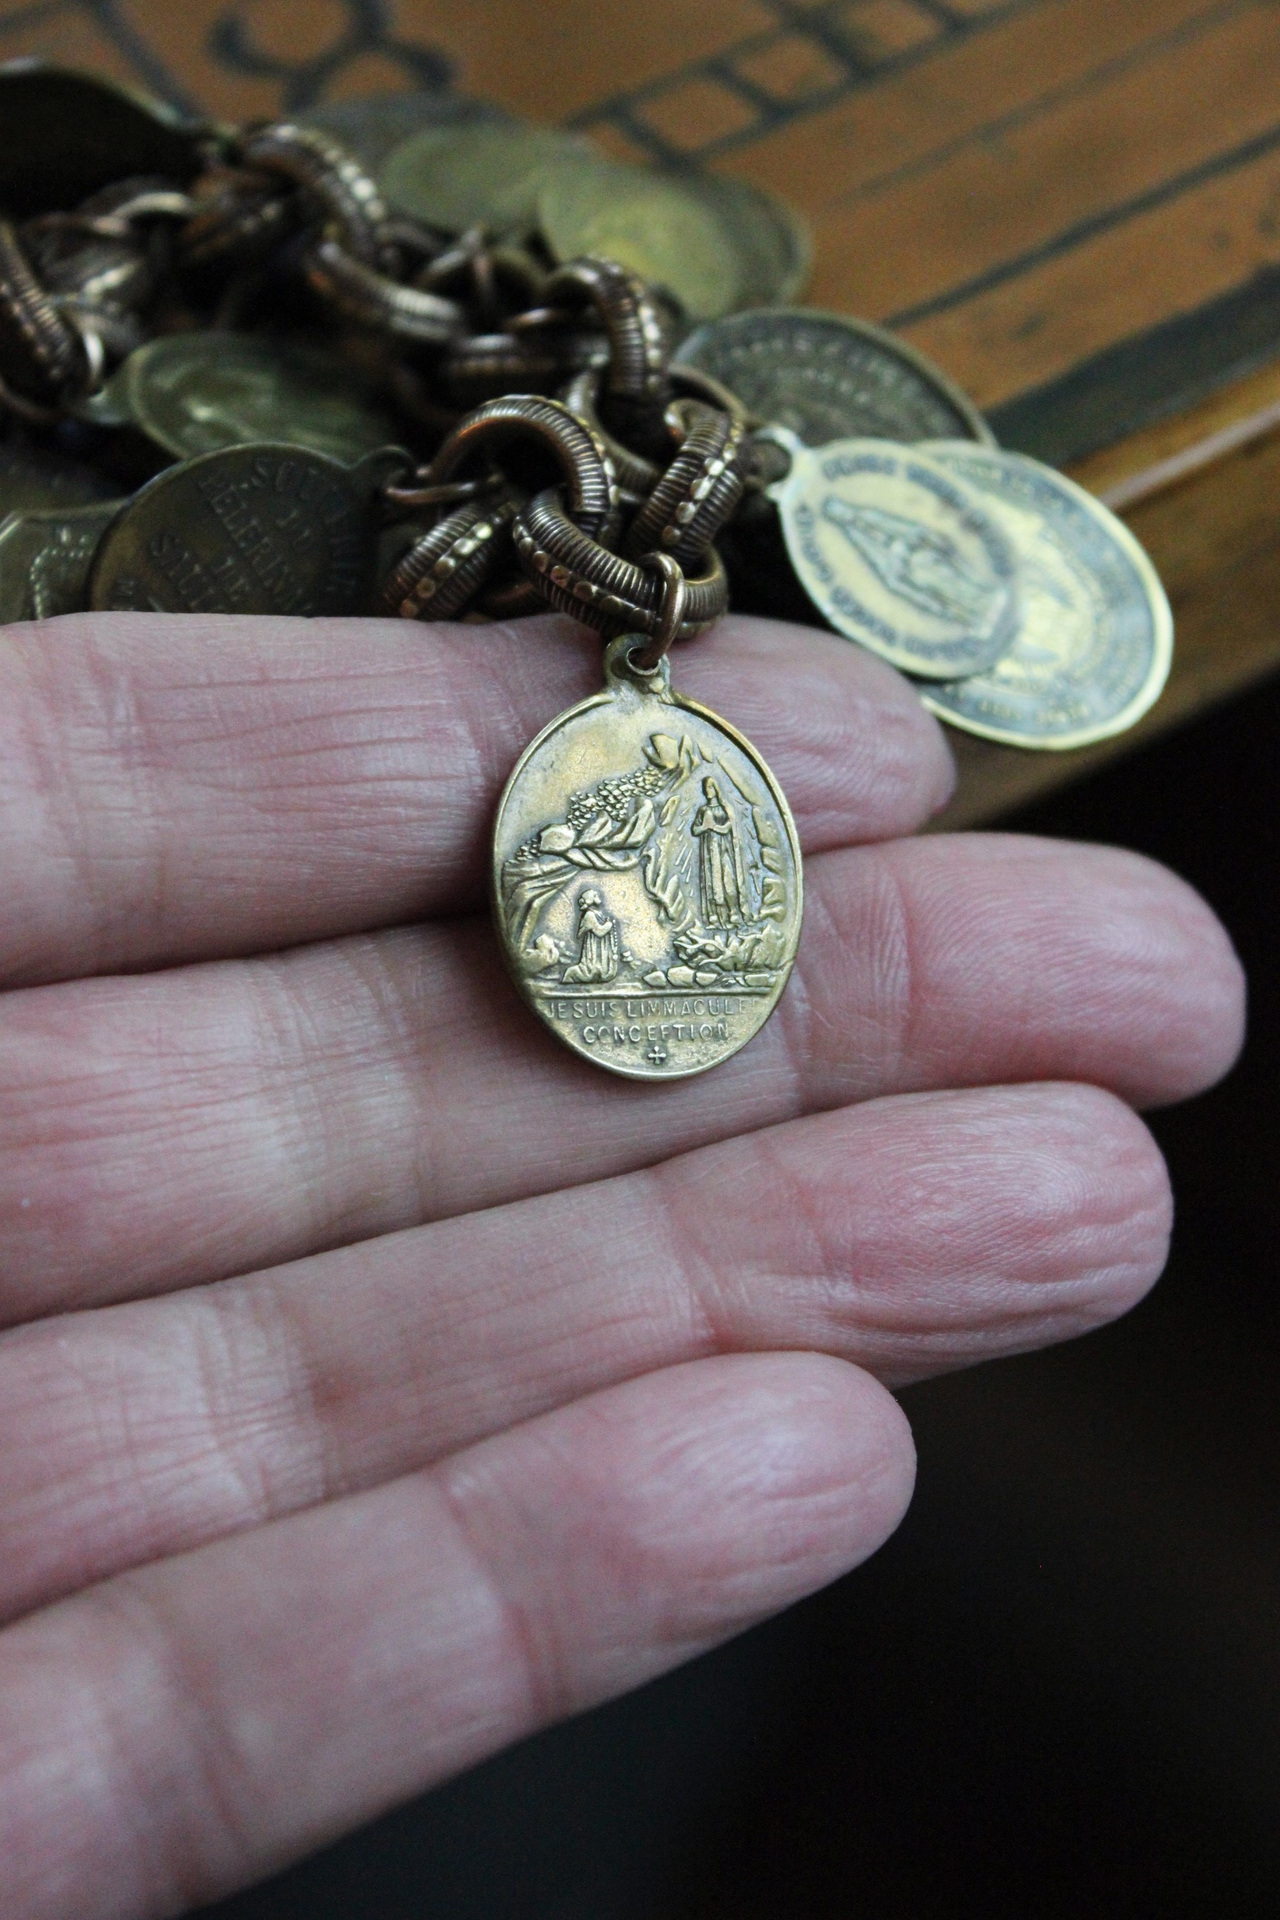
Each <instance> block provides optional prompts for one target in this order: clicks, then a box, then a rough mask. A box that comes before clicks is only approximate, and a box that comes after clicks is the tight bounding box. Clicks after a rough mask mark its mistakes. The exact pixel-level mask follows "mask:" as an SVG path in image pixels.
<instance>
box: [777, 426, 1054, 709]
mask: <svg viewBox="0 0 1280 1920" xmlns="http://www.w3.org/2000/svg"><path fill="white" fill-rule="evenodd" d="M761 438H762V439H771V440H773V441H774V442H775V443H777V444H778V445H780V446H782V447H783V448H784V449H785V451H786V452H787V453H788V454H789V455H790V456H791V466H790V470H789V472H788V473H787V475H786V477H785V478H784V479H783V480H780V481H778V482H777V483H776V484H775V485H774V486H772V487H771V488H770V489H769V492H770V496H771V498H772V499H773V500H774V501H775V502H776V504H777V508H778V513H779V516H780V518H781V521H782V530H783V533H784V535H785V537H786V543H787V553H788V555H789V557H790V560H791V564H792V567H793V568H794V569H795V573H796V576H797V578H798V579H799V581H800V584H801V586H802V587H803V588H804V590H805V592H806V593H807V594H808V596H809V598H810V599H811V600H812V602H813V604H814V606H815V607H817V609H818V611H819V612H820V613H821V614H823V615H824V617H825V618H826V619H827V620H829V621H830V623H831V625H832V626H833V627H834V628H835V629H836V631H837V632H838V633H843V634H844V635H845V636H846V637H847V638H848V639H850V640H857V641H858V642H859V643H860V644H861V645H862V646H864V647H867V648H869V649H870V651H871V652H872V653H878V654H879V655H880V656H881V658H882V659H885V660H888V661H889V662H891V664H892V665H893V666H895V667H898V668H900V669H901V670H902V672H904V673H910V674H914V675H916V676H917V678H919V679H925V680H956V679H959V678H961V677H962V676H964V675H968V674H974V673H982V672H985V671H986V670H987V669H988V668H990V667H993V666H994V665H995V663H996V661H997V660H999V659H1000V657H1001V656H1002V655H1003V654H1004V653H1006V652H1007V651H1008V650H1009V648H1010V647H1011V646H1012V645H1013V642H1014V638H1015V636H1016V634H1017V631H1018V611H1019V599H1020V592H1021V587H1020V579H1019V570H1018V556H1017V552H1016V550H1015V546H1014V543H1013V541H1012V540H1011V538H1010V536H1009V533H1008V531H1007V529H1006V526H1005V524H1004V522H1003V521H1002V519H1001V518H1000V517H999V516H998V514H997V513H996V512H995V511H994V510H993V509H992V508H991V506H990V503H989V502H987V501H986V500H984V498H983V496H982V495H981V494H980V493H979V492H978V490H977V489H976V488H974V487H971V486H970V485H968V484H967V483H966V481H965V480H964V479H962V478H961V477H960V476H959V475H958V474H956V473H954V472H951V471H949V470H948V468H946V467H944V466H943V465H942V463H941V462H940V461H938V460H934V459H932V458H930V456H929V455H928V454H927V453H922V452H921V451H920V450H919V449H918V448H914V447H903V446H900V445H898V444H897V443H896V442H895V441H891V440H836V441H833V442H832V443H831V444H830V445H828V446H824V447H816V448H813V447H806V446H805V445H804V444H803V443H802V442H801V440H800V439H799V438H798V437H797V435H795V434H794V433H790V432H787V431H786V430H785V429H784V428H780V427H771V428H768V429H766V431H765V433H764V434H762V435H761Z"/></svg>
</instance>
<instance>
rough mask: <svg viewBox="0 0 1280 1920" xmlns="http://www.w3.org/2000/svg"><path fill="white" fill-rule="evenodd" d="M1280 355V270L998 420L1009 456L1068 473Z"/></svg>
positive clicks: (1016, 403)
mask: <svg viewBox="0 0 1280 1920" xmlns="http://www.w3.org/2000/svg"><path fill="white" fill-rule="evenodd" d="M1277 355H1280V267H1268V268H1266V269H1264V270H1263V271H1262V272H1261V273H1259V274H1257V275H1255V276H1254V278H1253V279H1252V280H1250V281H1249V282H1248V283H1247V284H1246V285H1244V286H1242V287H1238V288H1236V289H1235V291H1234V292H1232V293H1229V294H1225V295H1224V296H1223V297H1222V298H1220V299H1218V300H1211V301H1209V302H1207V304H1206V305H1204V306H1203V307H1198V308H1196V310H1195V311H1194V312H1192V313H1187V314H1180V315H1179V316H1178V318H1177V319H1175V320H1166V321H1164V322H1163V323H1162V324H1161V325H1160V326H1158V327H1153V328H1152V329H1151V330H1150V331H1149V332H1147V333H1142V334H1138V335H1136V336H1135V337H1134V338H1133V339H1131V340H1122V341H1120V342H1119V343H1118V344H1117V345H1116V346H1114V347H1108V348H1107V349H1106V351H1105V352H1103V353H1099V354H1095V355H1094V356H1093V358H1092V359H1090V360H1085V361H1082V362H1081V363H1080V365H1079V366H1076V367H1073V368H1072V369H1071V371H1070V373H1067V374H1064V375H1063V376H1062V378H1061V379H1059V380H1053V381H1050V382H1049V383H1048V384H1047V385H1045V386H1043V387H1037V388H1034V389H1033V390H1032V391H1031V392H1029V393H1023V394H1019V395H1018V396H1017V398H1016V399H1013V400H1007V401H1005V402H1004V403H1003V404H1002V405H1001V406H999V407H996V408H994V409H993V410H992V412H991V413H990V415H989V416H988V417H989V419H990V421H991V425H992V428H993V430H994V432H995V434H996V436H997V438H998V439H1000V440H1001V441H1002V442H1003V443H1004V445H1005V446H1008V447H1014V448H1016V449H1017V450H1018V451H1019V452H1020V453H1031V454H1034V455H1035V456H1036V458H1037V459H1040V460H1047V461H1048V462H1049V463H1050V464H1051V465H1052V466H1065V465H1066V464H1067V463H1068V462H1069V461H1072V460H1080V459H1083V458H1084V456H1085V455H1086V454H1089V453H1096V452H1098V451H1099V449H1100V448H1102V447H1107V446H1111V445H1113V444H1114V443H1115V442H1116V441H1117V440H1123V439H1124V438H1125V437H1126V436H1127V435H1128V434H1130V433H1136V432H1137V431H1138V429H1139V428H1140V427H1145V426H1150V425H1151V423H1152V422H1153V421H1155V420H1159V419H1162V418H1165V417H1167V416H1168V415H1170V414H1174V413H1181V412H1182V411H1183V409H1184V408H1186V407H1188V406H1190V405H1192V404H1193V403H1194V402H1195V401H1197V400H1200V399H1202V398H1203V397H1204V395H1205V394H1207V393H1211V392H1212V391H1213V390H1214V388H1215V387H1221V386H1225V385H1226V384H1227V383H1228V382H1229V381H1231V380H1235V379H1239V378H1241V377H1243V376H1244V375H1245V374H1247V373H1250V372H1252V371H1253V370H1254V369H1255V368H1256V367H1259V366H1262V365H1264V364H1265V363H1266V362H1267V361H1268V360H1272V359H1274V358H1275V357H1276V356H1277Z"/></svg>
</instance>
